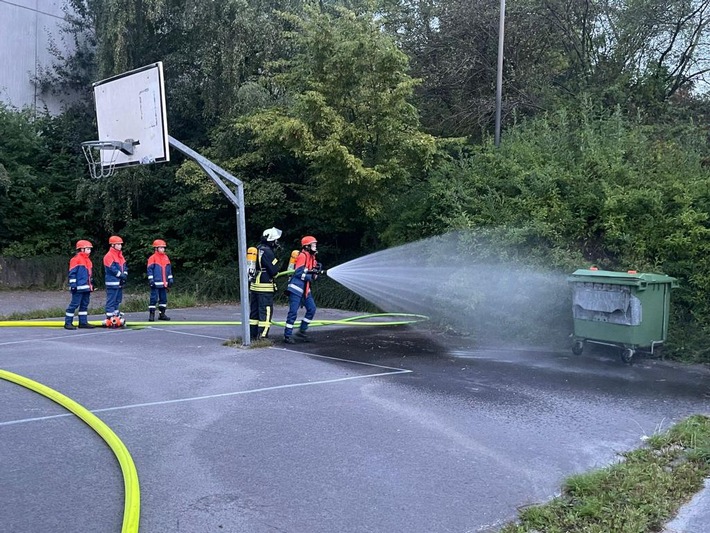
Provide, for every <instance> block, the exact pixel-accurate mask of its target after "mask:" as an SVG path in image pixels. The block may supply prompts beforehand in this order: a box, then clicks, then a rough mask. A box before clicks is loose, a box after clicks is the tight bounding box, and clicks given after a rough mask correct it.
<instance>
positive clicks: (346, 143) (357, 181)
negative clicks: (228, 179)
mask: <svg viewBox="0 0 710 533" xmlns="http://www.w3.org/2000/svg"><path fill="white" fill-rule="evenodd" d="M284 19H285V20H286V21H288V22H289V23H290V24H291V25H292V29H291V31H290V32H289V33H288V34H287V36H288V37H289V38H290V42H291V46H292V47H293V54H292V55H291V56H290V57H289V58H288V59H287V60H285V61H282V62H280V63H279V64H278V65H276V68H277V71H276V73H275V74H274V76H273V77H272V78H271V80H272V82H273V83H274V85H275V86H276V87H278V88H279V89H280V90H281V91H283V92H284V93H286V94H287V95H288V96H289V98H288V100H287V101H286V103H284V104H282V105H279V106H275V107H271V108H268V109H264V110H262V111H259V112H257V113H255V114H253V115H251V116H249V117H247V118H245V119H243V120H241V121H240V122H239V123H238V130H239V131H240V132H241V133H242V135H245V136H247V138H249V140H250V142H249V148H250V149H251V150H255V151H256V152H257V153H258V154H260V156H261V161H264V160H268V159H269V158H270V157H273V155H274V151H275V150H278V151H280V153H282V154H283V153H287V154H289V155H290V156H291V157H293V158H294V159H295V160H296V161H298V162H300V163H301V164H302V165H304V166H305V167H306V168H307V169H308V176H307V184H308V185H309V189H308V190H307V191H304V197H305V199H308V200H310V201H314V202H317V204H318V205H320V206H321V207H322V208H323V209H325V210H327V212H328V213H329V214H330V218H331V221H332V223H333V224H334V225H335V227H337V228H339V229H340V230H341V231H348V230H352V229H353V227H356V228H358V229H360V230H362V229H363V228H364V227H367V226H371V224H372V223H373V222H376V221H378V220H379V219H380V218H381V216H382V215H383V212H384V211H385V209H386V208H387V207H388V206H391V205H392V202H393V198H395V197H396V195H397V194H398V192H401V190H402V189H404V188H406V187H408V186H409V185H410V184H411V183H412V181H413V180H415V179H416V177H417V176H421V175H422V173H423V172H425V170H426V168H427V167H428V165H429V164H430V163H431V161H432V158H433V155H434V153H435V151H436V142H435V139H434V138H433V137H431V136H430V135H427V134H424V133H422V132H420V131H419V121H418V114H417V110H416V108H415V107H414V106H413V105H412V104H411V103H410V102H409V99H410V98H411V97H412V94H413V88H414V86H415V85H416V83H417V82H416V80H414V79H413V78H411V77H410V76H409V75H408V74H407V58H406V56H405V55H404V54H403V53H402V52H401V51H400V50H399V49H398V48H397V47H396V46H395V44H394V42H393V41H392V39H390V38H389V37H388V36H387V35H385V34H384V33H383V32H382V31H380V29H379V28H378V26H377V24H376V21H375V20H374V18H373V16H372V14H371V13H366V14H361V15H356V14H355V13H353V12H352V11H348V10H346V9H341V8H336V9H333V10H332V11H331V10H318V9H317V8H313V7H311V8H309V9H307V10H306V13H305V15H304V16H303V17H297V16H294V15H290V14H284ZM274 147H277V148H274Z"/></svg>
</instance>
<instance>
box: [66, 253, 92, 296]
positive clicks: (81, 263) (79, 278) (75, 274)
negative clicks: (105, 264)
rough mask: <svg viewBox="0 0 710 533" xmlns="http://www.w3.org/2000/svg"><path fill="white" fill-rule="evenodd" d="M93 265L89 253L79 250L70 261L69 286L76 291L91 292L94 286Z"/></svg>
mask: <svg viewBox="0 0 710 533" xmlns="http://www.w3.org/2000/svg"><path fill="white" fill-rule="evenodd" d="M92 270H93V265H92V263H91V259H89V254H87V253H86V252H79V253H78V254H76V255H75V256H74V257H72V258H71V261H69V288H70V289H75V290H76V292H91V291H92V290H93V288H94V285H93V280H92V279H91V275H92Z"/></svg>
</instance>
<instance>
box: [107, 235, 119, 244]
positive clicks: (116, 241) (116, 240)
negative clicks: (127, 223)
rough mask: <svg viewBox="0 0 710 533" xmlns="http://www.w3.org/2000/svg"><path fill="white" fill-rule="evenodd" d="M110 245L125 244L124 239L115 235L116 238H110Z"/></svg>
mask: <svg viewBox="0 0 710 533" xmlns="http://www.w3.org/2000/svg"><path fill="white" fill-rule="evenodd" d="M108 243H109V244H123V239H122V238H121V237H119V236H118V235H114V236H112V237H109V238H108Z"/></svg>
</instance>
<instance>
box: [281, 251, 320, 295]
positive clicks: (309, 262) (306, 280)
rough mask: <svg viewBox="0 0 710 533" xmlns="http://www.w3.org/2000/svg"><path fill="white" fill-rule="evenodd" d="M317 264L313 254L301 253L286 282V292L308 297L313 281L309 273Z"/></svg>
mask: <svg viewBox="0 0 710 533" xmlns="http://www.w3.org/2000/svg"><path fill="white" fill-rule="evenodd" d="M317 264H318V262H317V261H316V256H315V255H314V254H312V253H310V252H307V251H301V253H299V254H298V257H297V258H296V268H295V270H294V272H293V276H291V279H290V280H289V282H288V287H286V290H287V291H289V292H291V293H293V294H300V295H301V296H308V293H309V292H310V290H311V281H313V274H311V271H312V270H313V269H315V268H316V265H317Z"/></svg>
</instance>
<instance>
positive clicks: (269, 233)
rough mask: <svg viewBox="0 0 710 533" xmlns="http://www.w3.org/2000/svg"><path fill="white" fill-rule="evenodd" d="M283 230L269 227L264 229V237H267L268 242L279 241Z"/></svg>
mask: <svg viewBox="0 0 710 533" xmlns="http://www.w3.org/2000/svg"><path fill="white" fill-rule="evenodd" d="M281 233H282V232H281V230H280V229H278V228H269V229H265V230H264V233H263V235H264V237H266V242H274V241H278V240H279V239H280V238H281Z"/></svg>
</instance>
